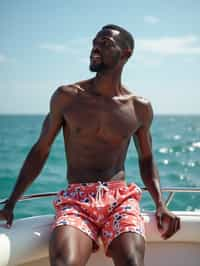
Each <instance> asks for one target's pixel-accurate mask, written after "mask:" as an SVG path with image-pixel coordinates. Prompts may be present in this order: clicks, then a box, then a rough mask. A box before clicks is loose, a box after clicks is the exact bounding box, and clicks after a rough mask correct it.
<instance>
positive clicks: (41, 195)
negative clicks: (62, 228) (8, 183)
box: [0, 187, 200, 206]
mask: <svg viewBox="0 0 200 266" xmlns="http://www.w3.org/2000/svg"><path fill="white" fill-rule="evenodd" d="M141 189H142V191H144V192H148V190H147V188H146V187H143V188H141ZM161 191H162V192H168V193H169V194H168V196H167V198H166V199H165V204H166V205H167V206H168V205H169V203H170V202H171V201H172V199H173V197H174V195H175V193H199V192H200V187H189V188H188V187H162V188H161ZM56 195H57V192H47V193H36V194H30V195H24V196H22V197H20V198H19V200H18V201H25V200H32V199H41V198H47V197H55V196H56ZM7 200H8V199H3V200H0V204H5V203H6V202H7Z"/></svg>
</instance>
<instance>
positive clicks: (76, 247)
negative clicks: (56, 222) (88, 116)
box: [49, 225, 93, 266]
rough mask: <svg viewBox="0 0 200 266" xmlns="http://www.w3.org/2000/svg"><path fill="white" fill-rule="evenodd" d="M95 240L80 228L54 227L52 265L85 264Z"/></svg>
mask: <svg viewBox="0 0 200 266" xmlns="http://www.w3.org/2000/svg"><path fill="white" fill-rule="evenodd" d="M92 247H93V240H92V239H91V238H89V236H87V235H86V234H85V233H83V232H81V231H80V230H79V229H77V228H75V227H72V226H70V225H61V226H58V227H56V228H55V229H54V231H53V233H52V236H51V240H50V245H49V255H50V265H51V266H84V265H85V264H86V262H87V260H88V259H89V256H90V254H91V253H92Z"/></svg>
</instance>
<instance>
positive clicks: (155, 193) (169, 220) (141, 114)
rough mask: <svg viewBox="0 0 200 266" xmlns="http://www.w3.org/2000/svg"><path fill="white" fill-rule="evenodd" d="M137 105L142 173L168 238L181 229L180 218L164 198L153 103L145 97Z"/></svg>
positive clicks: (137, 138) (136, 140)
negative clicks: (154, 143) (152, 128)
mask: <svg viewBox="0 0 200 266" xmlns="http://www.w3.org/2000/svg"><path fill="white" fill-rule="evenodd" d="M135 107H136V115H137V119H138V121H139V128H138V129H137V131H136V132H135V134H134V136H133V137H134V142H135V145H136V149H137V151H138V159H139V168H140V174H141V177H142V180H143V182H144V184H145V186H146V188H147V189H148V191H149V192H150V194H151V196H152V198H153V200H154V202H155V205H156V218H157V225H158V228H159V229H161V230H163V231H164V233H163V234H162V236H163V238H165V239H167V238H169V237H170V236H172V235H173V234H174V233H175V232H176V231H178V230H179V228H180V220H179V218H178V217H176V216H175V215H174V214H173V213H171V212H169V211H168V210H167V208H166V206H165V203H164V201H163V198H162V193H161V189H160V178H159V174H158V170H157V167H156V164H155V161H154V158H153V153H152V139H151V133H150V126H151V123H152V120H153V111H152V107H151V104H150V103H149V102H147V101H145V100H143V99H138V100H137V102H136V103H135Z"/></svg>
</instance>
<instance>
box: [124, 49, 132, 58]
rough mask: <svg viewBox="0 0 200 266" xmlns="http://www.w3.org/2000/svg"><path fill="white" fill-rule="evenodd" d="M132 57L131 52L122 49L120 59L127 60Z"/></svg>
mask: <svg viewBox="0 0 200 266" xmlns="http://www.w3.org/2000/svg"><path fill="white" fill-rule="evenodd" d="M131 55H132V50H131V49H130V48H127V49H124V50H123V53H122V59H129V57H130V56H131Z"/></svg>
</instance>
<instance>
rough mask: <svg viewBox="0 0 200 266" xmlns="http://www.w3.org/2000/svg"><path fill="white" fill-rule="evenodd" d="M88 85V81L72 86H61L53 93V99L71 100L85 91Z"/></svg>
mask: <svg viewBox="0 0 200 266" xmlns="http://www.w3.org/2000/svg"><path fill="white" fill-rule="evenodd" d="M88 83H89V80H83V81H78V82H75V83H72V84H67V85H61V86H59V87H58V88H57V89H56V90H55V91H54V93H53V95H52V97H53V98H54V99H59V98H60V99H72V98H74V97H76V96H78V94H79V93H80V92H84V91H85V87H86V86H87V84H88Z"/></svg>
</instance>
